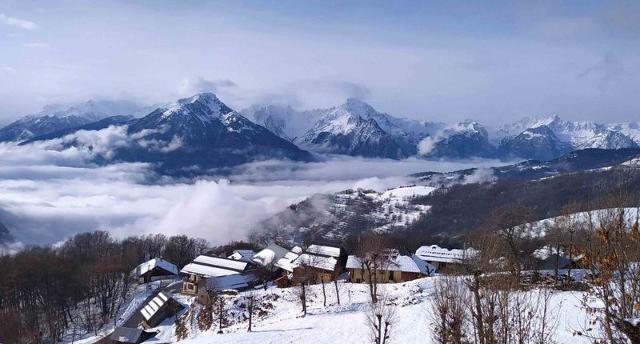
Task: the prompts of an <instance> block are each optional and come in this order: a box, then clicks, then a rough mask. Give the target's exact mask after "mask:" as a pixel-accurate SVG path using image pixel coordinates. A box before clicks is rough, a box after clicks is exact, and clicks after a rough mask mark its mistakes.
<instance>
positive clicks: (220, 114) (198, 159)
mask: <svg viewBox="0 0 640 344" xmlns="http://www.w3.org/2000/svg"><path fill="white" fill-rule="evenodd" d="M127 134H128V135H129V137H130V138H131V139H132V140H133V144H131V145H129V146H126V147H121V148H119V149H118V150H117V151H116V154H115V157H116V159H120V160H125V161H143V162H151V163H158V164H160V165H161V166H162V168H163V170H164V171H167V172H169V173H182V172H184V171H185V170H194V169H199V170H203V169H204V170H207V169H211V168H219V167H227V166H234V165H238V164H242V163H246V162H250V161H254V160H264V159H291V160H303V161H308V160H311V155H310V154H309V153H308V152H306V151H303V150H301V149H299V148H298V147H296V146H295V145H294V144H292V143H291V142H289V141H287V140H284V139H282V138H280V137H278V136H277V135H275V134H273V133H272V132H271V131H269V130H267V129H266V128H264V127H262V126H260V125H257V124H255V123H253V122H251V121H250V120H248V119H247V118H245V117H244V116H242V115H240V114H239V113H237V112H236V111H234V110H232V109H231V108H229V107H228V106H227V105H225V104H224V103H223V102H221V101H220V100H219V99H218V98H217V97H216V96H215V95H214V94H212V93H201V94H197V95H195V96H193V97H190V98H185V99H180V100H178V101H176V102H175V103H172V104H170V105H168V106H166V107H161V108H158V109H156V110H155V111H153V112H151V113H150V114H148V115H146V116H144V117H142V118H140V119H137V120H134V121H132V122H131V123H130V124H129V125H128V127H127Z"/></svg>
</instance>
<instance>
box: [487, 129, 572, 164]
mask: <svg viewBox="0 0 640 344" xmlns="http://www.w3.org/2000/svg"><path fill="white" fill-rule="evenodd" d="M498 149H499V153H500V155H501V156H503V157H521V158H527V159H537V160H549V159H553V158H556V157H558V156H561V155H563V154H565V153H567V152H569V151H570V150H571V145H570V144H568V143H565V142H562V141H560V139H558V137H557V136H556V135H555V134H554V132H553V131H552V130H551V129H549V127H548V126H546V125H540V126H538V127H533V128H529V129H525V130H524V131H523V132H522V133H520V134H518V135H517V136H516V137H513V138H510V137H507V138H504V139H503V140H502V142H501V143H500V146H499V148H498Z"/></svg>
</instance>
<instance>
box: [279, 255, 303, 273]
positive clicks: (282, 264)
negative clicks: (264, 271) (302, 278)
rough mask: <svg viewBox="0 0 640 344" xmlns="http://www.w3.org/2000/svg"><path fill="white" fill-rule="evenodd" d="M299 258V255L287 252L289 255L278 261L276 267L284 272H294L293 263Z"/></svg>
mask: <svg viewBox="0 0 640 344" xmlns="http://www.w3.org/2000/svg"><path fill="white" fill-rule="evenodd" d="M298 257H299V255H298V254H295V253H293V252H287V254H285V255H284V257H282V258H280V259H278V261H277V262H276V263H275V264H274V265H275V266H277V267H279V268H281V269H283V270H286V271H289V272H293V261H295V260H296V259H298Z"/></svg>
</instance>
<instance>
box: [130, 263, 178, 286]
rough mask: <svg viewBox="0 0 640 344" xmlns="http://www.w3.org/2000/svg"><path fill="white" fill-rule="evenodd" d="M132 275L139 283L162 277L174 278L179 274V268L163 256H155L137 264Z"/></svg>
mask: <svg viewBox="0 0 640 344" xmlns="http://www.w3.org/2000/svg"><path fill="white" fill-rule="evenodd" d="M131 275H132V276H134V278H136V279H137V280H138V283H149V282H151V281H156V280H161V279H172V278H175V277H177V276H178V268H177V267H176V266H175V265H174V264H173V263H171V262H168V261H166V260H164V259H162V258H154V259H151V260H148V261H146V262H144V263H142V264H140V265H138V266H136V268H135V269H133V271H131Z"/></svg>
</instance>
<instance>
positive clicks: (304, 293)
mask: <svg viewBox="0 0 640 344" xmlns="http://www.w3.org/2000/svg"><path fill="white" fill-rule="evenodd" d="M300 285H301V286H302V294H301V295H300V301H302V316H303V317H304V316H307V290H306V289H305V286H304V282H302V283H300Z"/></svg>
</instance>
